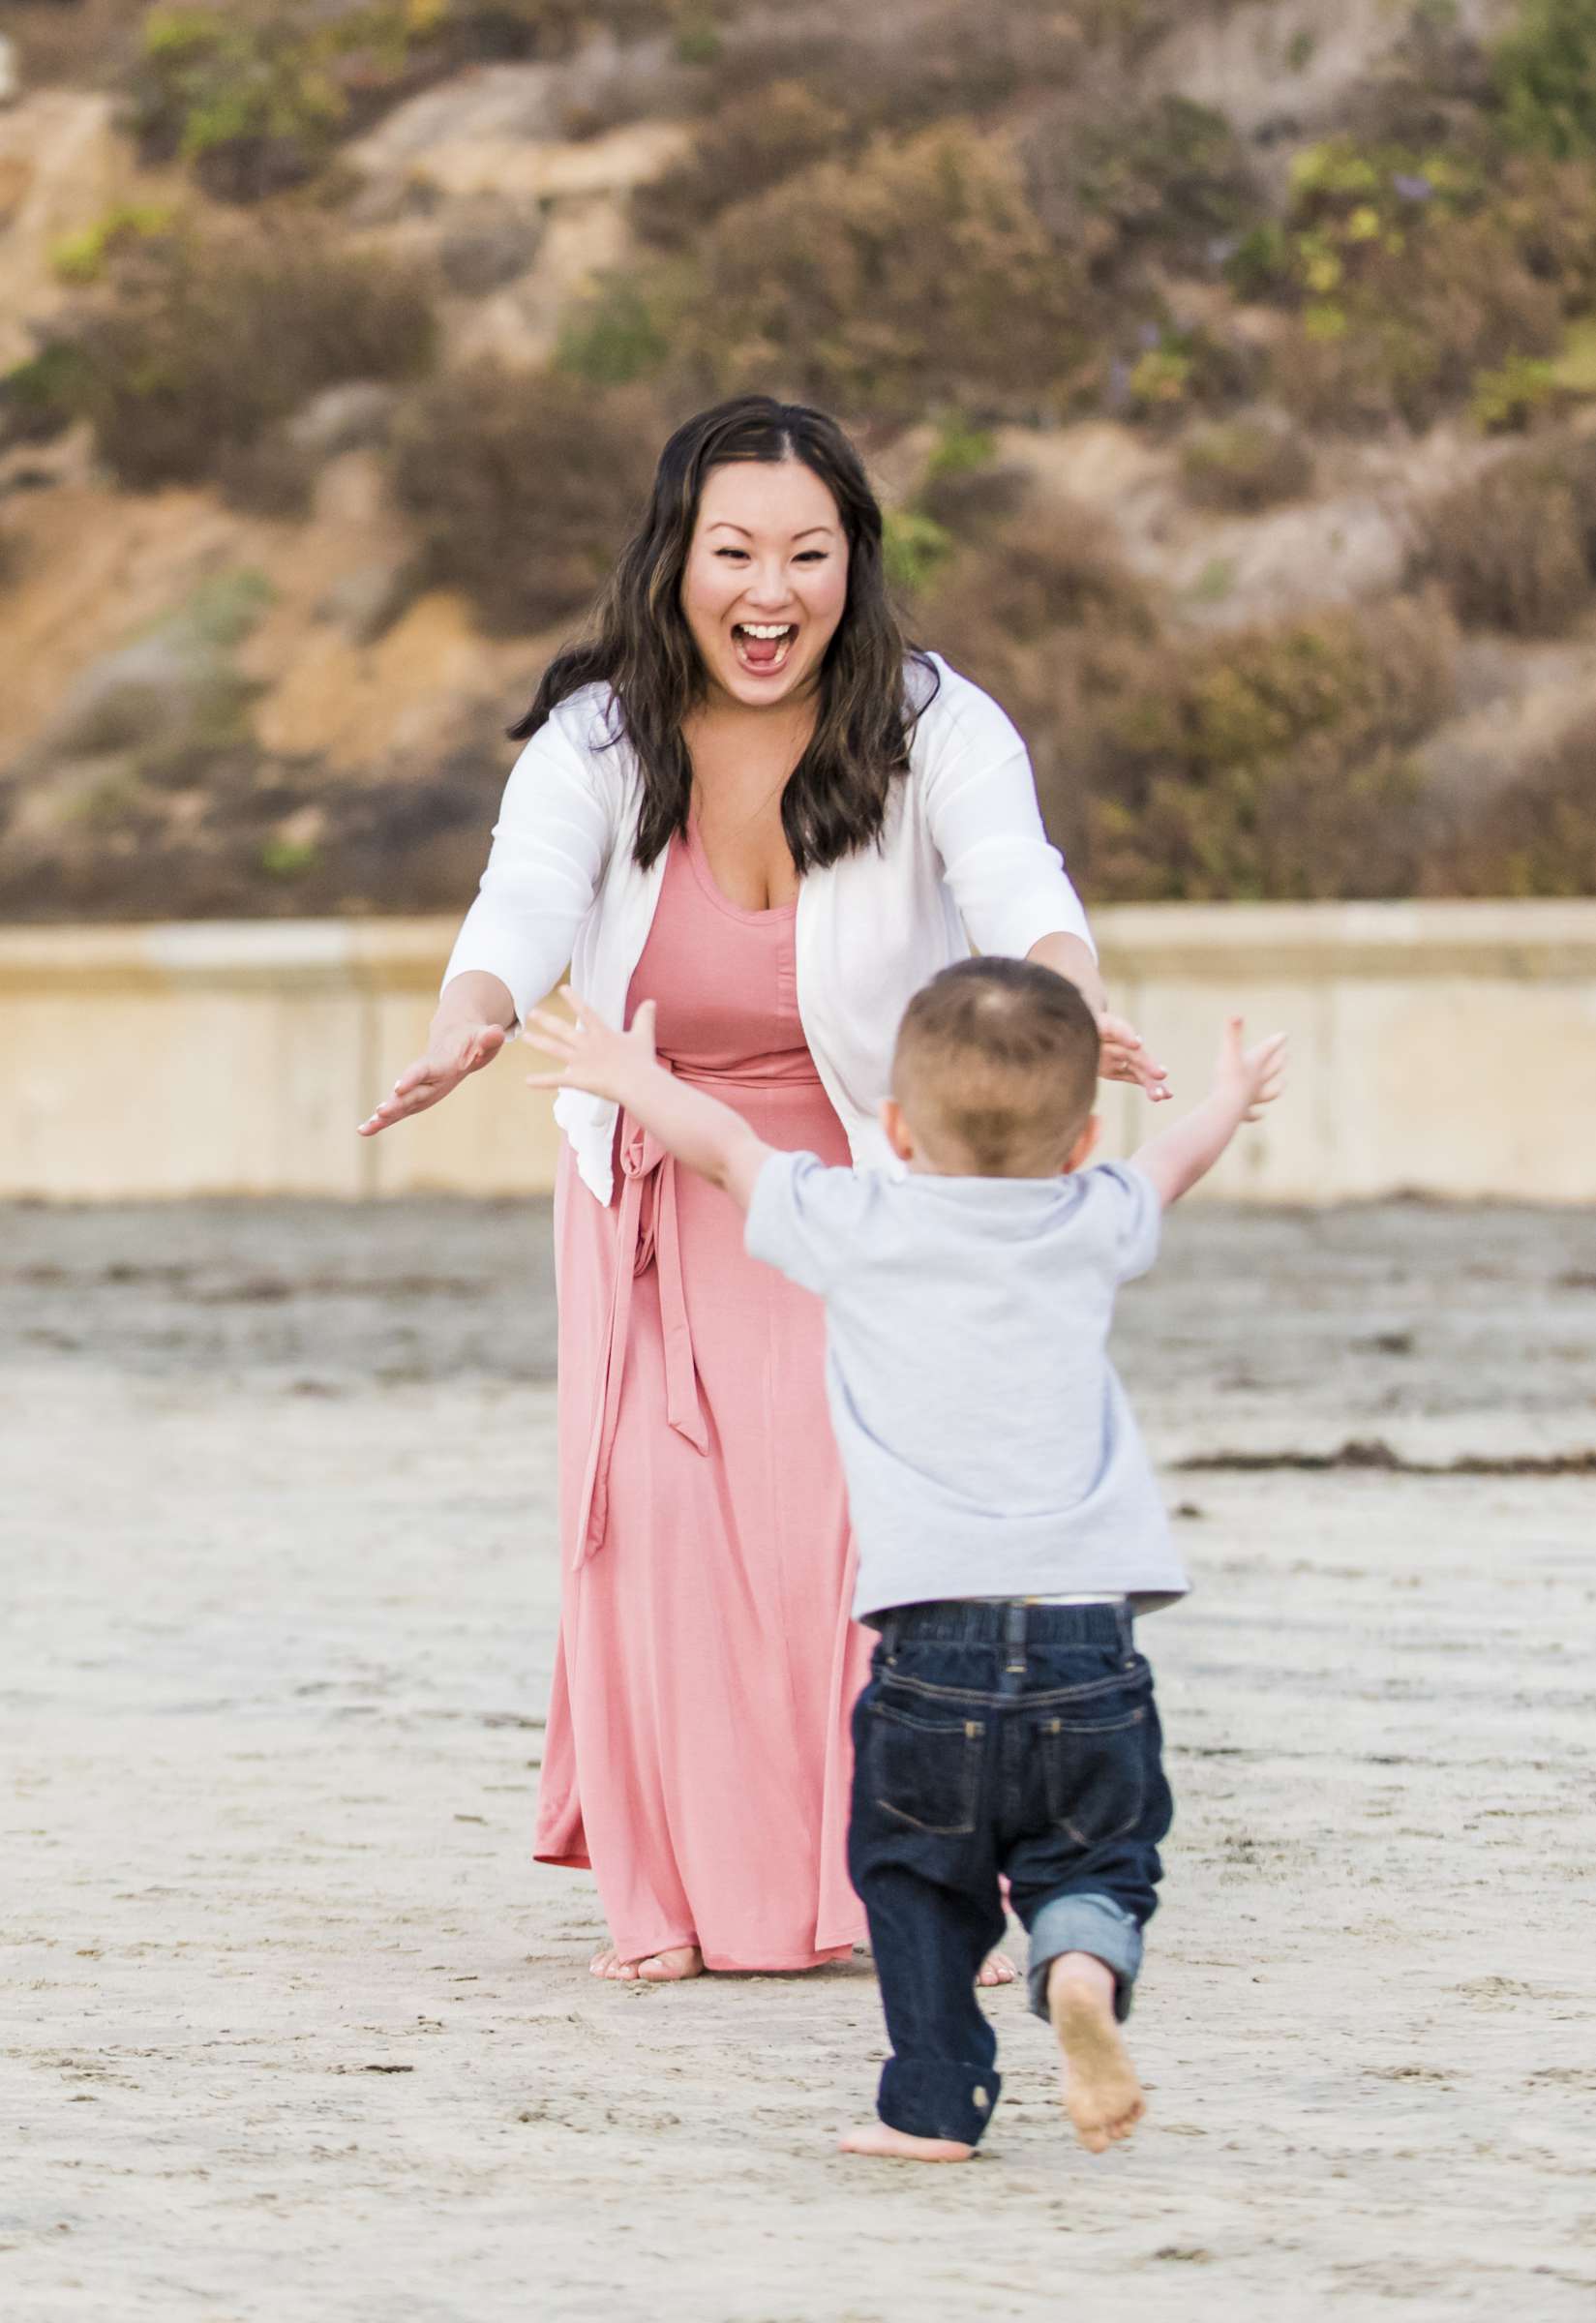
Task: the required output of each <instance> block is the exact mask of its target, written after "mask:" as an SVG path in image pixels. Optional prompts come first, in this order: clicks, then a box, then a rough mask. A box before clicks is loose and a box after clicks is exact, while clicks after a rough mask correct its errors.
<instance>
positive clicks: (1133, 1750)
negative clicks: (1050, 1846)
mask: <svg viewBox="0 0 1596 2323" xmlns="http://www.w3.org/2000/svg"><path fill="white" fill-rule="evenodd" d="M1101 1709H1102V1713H1103V1714H1102V1715H1101V1716H1100V1717H1099V1718H1097V1719H1095V1720H1089V1719H1088V1718H1086V1717H1085V1716H1083V1715H1081V1714H1080V1713H1078V1712H1077V1713H1076V1714H1075V1715H1074V1716H1072V1717H1071V1716H1069V1715H1061V1716H1058V1717H1052V1716H1048V1715H1045V1714H1044V1715H1043V1716H1041V1717H1040V1718H1039V1719H1038V1721H1037V1725H1036V1727H1035V1729H1034V1730H1033V1731H1034V1735H1035V1740H1036V1746H1037V1749H1038V1752H1039V1756H1040V1759H1041V1765H1042V1778H1043V1785H1044V1789H1045V1793H1046V1799H1047V1818H1048V1821H1049V1822H1050V1823H1051V1824H1052V1825H1053V1827H1054V1828H1055V1829H1056V1830H1058V1831H1061V1832H1062V1833H1063V1834H1064V1836H1065V1837H1066V1838H1067V1839H1069V1840H1070V1841H1071V1842H1072V1843H1073V1844H1074V1845H1075V1846H1076V1847H1079V1848H1082V1849H1086V1850H1091V1849H1093V1848H1098V1847H1106V1846H1107V1845H1108V1844H1109V1843H1110V1841H1112V1840H1115V1839H1123V1838H1124V1836H1125V1834H1126V1833H1127V1831H1130V1830H1133V1829H1134V1828H1135V1826H1136V1825H1137V1824H1138V1823H1139V1822H1140V1821H1141V1819H1142V1815H1143V1813H1144V1811H1145V1808H1146V1805H1147V1705H1145V1703H1137V1704H1136V1705H1133V1706H1131V1705H1127V1703H1126V1702H1125V1699H1124V1697H1123V1695H1122V1696H1120V1697H1119V1698H1118V1699H1115V1698H1112V1697H1110V1698H1109V1699H1108V1700H1106V1701H1104V1702H1103V1704H1102V1705H1101Z"/></svg>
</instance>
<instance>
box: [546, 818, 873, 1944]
mask: <svg viewBox="0 0 1596 2323" xmlns="http://www.w3.org/2000/svg"><path fill="white" fill-rule="evenodd" d="M796 919H797V906H796V904H795V905H789V906H787V907H785V908H781V909H776V910H772V911H747V910H744V909H742V908H741V907H740V906H738V905H737V904H735V903H733V902H731V901H730V900H729V899H728V898H727V897H726V896H725V895H723V894H722V893H721V891H720V890H719V889H718V888H717V887H716V885H715V882H714V879H713V877H712V875H711V873H710V871H709V867H708V861H707V860H706V858H705V856H704V852H703V849H702V846H701V844H700V842H699V839H698V836H697V832H696V830H694V831H691V832H690V833H689V835H688V837H687V838H686V839H685V840H682V839H679V838H678V839H673V840H672V842H671V845H670V850H669V854H668V858H667V861H666V866H665V872H664V882H663V886H662V888H661V890H660V895H659V902H658V907H657V910H656V913H655V918H654V921H653V926H652V929H651V931H650V933H649V936H648V941H647V946H646V947H645V950H644V952H643V955H642V958H641V959H640V960H639V962H638V966H637V971H636V973H635V975H634V976H633V979H632V983H631V990H630V994H629V997H628V1003H627V1020H628V1022H629V1021H630V1019H631V1015H632V1012H633V1011H635V1010H636V1008H637V1007H638V1005H639V1003H640V1002H642V1001H644V1000H652V1001H653V1002H655V1004H656V1006H657V1010H658V1021H657V1040H658V1047H659V1054H660V1057H661V1059H662V1061H664V1062H666V1063H667V1064H669V1065H670V1067H671V1068H672V1070H673V1071H676V1072H678V1073H679V1074H680V1075H681V1076H682V1078H683V1079H685V1080H689V1081H691V1082H692V1083H693V1084H694V1085H695V1086H696V1087H699V1088H703V1089H708V1090H709V1091H711V1092H712V1093H713V1094H714V1095H715V1096H716V1097H718V1098H721V1099H722V1100H723V1101H725V1102H726V1103H728V1104H730V1105H734V1106H735V1107H736V1108H737V1110H738V1112H739V1113H741V1114H742V1115H743V1116H744V1118H745V1119H746V1120H748V1121H749V1122H751V1123H752V1125H753V1126H754V1128H755V1129H756V1130H757V1131H759V1133H760V1135H761V1136H762V1137H765V1138H767V1139H768V1141H769V1142H770V1144H772V1145H776V1146H787V1147H801V1148H803V1149H804V1150H805V1151H807V1152H809V1153H814V1154H818V1155H819V1156H820V1157H821V1158H822V1160H823V1161H830V1162H838V1163H844V1164H845V1163H846V1162H847V1161H848V1144H847V1139H846V1137H845V1136H844V1133H843V1130H842V1125H841V1123H840V1122H839V1121H838V1119H837V1117H836V1114H835V1113H834V1112H833V1110H832V1108H831V1105H830V1101H829V1100H828V1098H827V1096H826V1092H825V1090H824V1089H823V1087H822V1085H821V1082H820V1078H819V1076H818V1074H817V1072H816V1071H815V1066H814V1061H813V1059H812V1057H811V1056H810V1054H809V1050H808V1047H807V1045H806V1043H805V1041H804V1038H803V1030H802V1026H801V1024H800V1022H799V1018H798V992H797V980H796V965H795V951H794V938H795V922H796ZM555 1235H556V1252H557V1284H558V1295H559V1467H560V1540H561V1552H562V1558H563V1574H562V1590H563V1597H562V1607H561V1619H560V1635H559V1646H558V1652H557V1660H556V1666H555V1675H554V1688H553V1695H552V1699H551V1702H550V1706H549V1724H548V1738H547V1746H546V1750H545V1756H544V1767H543V1779H542V1787H541V1791H540V1795H539V1800H538V1824H537V1839H536V1854H537V1855H538V1857H539V1859H540V1860H541V1861H543V1862H548V1863H564V1864H574V1865H579V1866H584V1867H586V1866H589V1865H590V1866H591V1868H592V1871H593V1873H594V1875H595V1878H596V1880H597V1883H598V1890H599V1896H600V1899H601V1901H602V1903H603V1906H604V1911H605V1916H606V1917H607V1919H608V1921H609V1927H610V1936H611V1941H612V1942H613V1943H614V1944H615V1946H616V1947H617V1950H618V1951H619V1953H620V1954H621V1956H622V1957H623V1958H625V1959H640V1958H643V1957H645V1956H647V1954H649V1953H651V1952H657V1951H663V1950H666V1949H668V1948H671V1947H673V1946H678V1945H689V1944H696V1945H698V1946H699V1947H700V1948H701V1950H702V1952H703V1955H704V1962H705V1966H706V1967H707V1968H711V1969H723V1970H724V1969H746V1970H753V1969H805V1968H813V1967H815V1966H817V1965H818V1964H819V1963H820V1962H822V1961H824V1960H828V1959H834V1958H837V1957H838V1956H840V1955H841V1954H843V1953H845V1952H847V1951H849V1950H850V1949H851V1948H852V1947H853V1946H854V1945H855V1944H856V1943H857V1942H858V1941H859V1940H860V1939H861V1938H862V1936H863V1933H864V1919H863V1914H862V1912H861V1910H860V1908H859V1905H858V1899H857V1897H856V1896H855V1894H854V1892H853V1889H852V1887H851V1886H849V1883H848V1876H847V1871H846V1868H845V1863H844V1842H845V1836H846V1829H847V1799H848V1783H849V1775H850V1761H849V1742H848V1717H849V1712H850V1710H851V1708H852V1705H853V1702H854V1699H855V1696H856V1695H857V1694H858V1689H859V1687H860V1686H861V1685H862V1683H863V1680H864V1676H865V1667H866V1661H867V1658H868V1650H869V1644H870V1643H871V1641H870V1640H869V1638H868V1635H867V1633H866V1632H865V1631H863V1630H861V1629H859V1628H858V1627H857V1626H856V1624H855V1623H854V1622H853V1621H852V1620H851V1619H850V1618H849V1614H848V1606H849V1600H850V1597H851V1594H852V1588H853V1573H852V1549H851V1542H850V1537H849V1529H848V1517H847V1506H846V1501H845V1496H844V1491H843V1482H842V1473H841V1469H840V1467H839V1465H838V1461H837V1455H836V1450H835V1446H834V1444H833V1442H832V1437H831V1429H830V1422H829V1419H828V1413H827V1408H826V1390H825V1332H824V1320H823V1314H822V1310H821V1305H820V1302H819V1300H818V1299H816V1298H814V1297H813V1296H812V1295H811V1294H810V1293H809V1292H807V1291H804V1290H800V1289H798V1287H797V1286H796V1285H795V1284H793V1283H790V1282H787V1281H786V1280H785V1279H784V1278H783V1277H782V1276H780V1275H778V1274H776V1273H775V1272H773V1270H771V1269H770V1268H768V1267H765V1266H762V1265H760V1264H758V1263H757V1262H756V1261H755V1260H753V1259H751V1258H749V1257H748V1256H747V1255H746V1254H745V1252H744V1251H743V1247H742V1215H741V1213H740V1211H738V1208H737V1206H736V1204H735V1203H734V1202H732V1201H731V1200H730V1199H729V1197H728V1196H727V1195H726V1194H724V1193H722V1192H718V1191H717V1190H716V1189H715V1188H714V1187H712V1186H709V1185H708V1184H707V1183H706V1182H705V1181H704V1180H703V1179H701V1178H698V1177H695V1176H694V1174H693V1173H692V1172H691V1171H690V1170H687V1169H683V1168H679V1167H678V1165H677V1163H676V1162H675V1161H672V1160H671V1159H670V1158H669V1157H668V1156H666V1155H664V1154H662V1153H661V1151H660V1149H659V1147H658V1145H657V1144H656V1143H655V1142H654V1140H653V1139H652V1138H650V1137H648V1136H647V1135H646V1134H645V1132H644V1131H642V1130H641V1129H639V1127H638V1126H637V1125H636V1123H634V1122H633V1121H631V1120H630V1119H629V1118H628V1117H627V1116H626V1115H624V1114H622V1116H621V1119H620V1122H619V1124H618V1127H617V1198H616V1200H615V1201H613V1202H612V1204H611V1206H610V1207H609V1208H608V1209H605V1208H602V1207H601V1206H600V1205H599V1203H598V1202H596V1201H595V1200H594V1199H593V1197H592V1195H591V1194H590V1193H589V1192H587V1188H586V1187H585V1186H583V1184H582V1183H581V1181H580V1179H579V1178H578V1177H577V1175H576V1172H575V1170H574V1167H573V1166H572V1163H571V1158H570V1152H569V1149H568V1148H566V1149H565V1150H564V1151H562V1154H561V1157H560V1164H559V1176H558V1181H557V1192H556V1200H555Z"/></svg>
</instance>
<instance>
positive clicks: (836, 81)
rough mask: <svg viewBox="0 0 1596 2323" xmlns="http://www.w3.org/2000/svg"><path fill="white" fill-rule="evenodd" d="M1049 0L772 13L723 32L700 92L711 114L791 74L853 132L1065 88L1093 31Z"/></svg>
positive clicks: (899, 126) (901, 126)
mask: <svg viewBox="0 0 1596 2323" xmlns="http://www.w3.org/2000/svg"><path fill="white" fill-rule="evenodd" d="M1081 13H1082V12H1081V11H1080V10H1079V9H1078V8H1074V7H1071V8H1061V7H1059V6H1058V5H1057V0H1004V5H1003V6H1002V7H1001V8H994V7H993V6H991V0H920V5H918V6H917V7H916V8H915V9H914V11H913V14H912V15H910V16H908V17H907V19H906V17H905V15H903V14H900V13H899V12H898V11H897V10H888V9H873V8H856V9H854V10H853V11H852V12H850V13H849V14H848V15H846V16H844V17H842V18H841V20H839V21H833V22H831V23H828V25H827V27H826V30H825V32H824V34H822V35H820V36H819V37H817V28H816V26H815V25H814V24H813V23H812V22H810V21H808V20H806V19H805V18H804V17H803V16H802V15H801V14H799V13H798V12H794V11H778V12H773V13H772V14H771V15H769V16H768V17H766V18H765V19H764V20H763V21H762V22H760V23H759V24H758V28H757V29H755V28H753V27H750V28H749V29H748V30H747V31H745V32H743V33H742V34H741V36H740V37H739V38H738V39H737V40H736V41H728V42H727V43H726V44H725V45H724V47H723V48H722V51H721V54H720V56H719V57H718V59H717V60H716V61H715V63H714V64H713V65H712V66H711V67H710V69H709V70H708V72H707V74H706V75H705V78H704V82H703V86H702V89H701V91H700V102H701V104H702V106H703V109H704V111H705V113H706V114H707V115H708V116H709V117H710V118H715V119H718V118H719V117H720V116H721V115H722V114H724V113H725V112H726V111H727V110H728V109H729V108H730V107H731V106H733V105H735V104H738V103H739V102H740V101H743V100H749V99H752V100H754V101H756V102H757V100H758V99H759V97H760V95H761V94H762V92H764V91H765V90H767V89H768V88H770V87H771V86H772V85H774V84H776V83H780V82H789V83H790V82H795V81H798V82H801V83H803V84H804V85H805V86H806V87H807V88H808V89H809V90H810V91H811V93H812V94H813V95H814V96H815V98H816V99H817V100H818V101H819V102H820V103H821V104H822V105H824V106H827V107H828V108H831V109H834V110H836V111H837V112H839V113H840V114H841V115H842V116H843V118H844V119H845V120H846V122H847V123H848V125H849V128H850V131H851V132H852V133H853V135H854V136H855V137H856V138H863V137H865V136H872V135H877V134H880V133H882V132H890V133H892V134H893V135H896V136H905V135H908V134H909V133H911V132H913V131H915V130H918V129H925V128H929V127H930V126H931V125H932V124H933V123H936V122H940V121H948V120H950V119H952V120H963V119H966V118H968V116H970V115H971V114H977V115H979V114H983V113H987V112H991V111H995V110H996V109H997V108H999V107H1000V106H1009V105H1012V104H1015V103H1016V102H1025V103H1029V102H1031V101H1033V100H1034V99H1035V98H1036V97H1037V96H1038V95H1039V93H1042V92H1044V91H1047V90H1049V89H1059V88H1071V87H1073V86H1075V85H1076V84H1077V83H1078V81H1079V80H1080V77H1081V72H1082V65H1083V60H1084V59H1085V58H1086V56H1087V55H1088V54H1089V52H1090V50H1091V47H1092V45H1093V44H1094V40H1096V39H1100V38H1101V37H1103V36H1102V34H1101V32H1100V30H1099V31H1097V32H1094V31H1093V30H1092V29H1091V28H1089V27H1086V26H1084V25H1083V23H1082V21H1081Z"/></svg>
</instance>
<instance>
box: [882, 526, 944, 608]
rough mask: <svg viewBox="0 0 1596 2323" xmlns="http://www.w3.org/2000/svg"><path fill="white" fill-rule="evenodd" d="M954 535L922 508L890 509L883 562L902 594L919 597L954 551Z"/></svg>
mask: <svg viewBox="0 0 1596 2323" xmlns="http://www.w3.org/2000/svg"><path fill="white" fill-rule="evenodd" d="M952 548H953V536H952V534H951V533H950V532H949V530H948V529H947V528H946V526H943V525H939V524H938V522H937V520H936V518H935V517H934V516H927V515H926V513H925V511H924V510H923V509H921V508H889V509H888V511H887V514H886V520H885V524H884V527H883V533H882V561H883V563H884V564H885V566H886V568H887V578H888V583H889V584H890V586H891V587H892V588H894V589H896V590H897V591H898V593H899V595H900V596H906V597H908V596H916V595H918V592H919V591H920V590H921V589H922V588H925V586H926V584H927V583H928V582H929V581H930V580H931V579H932V577H933V575H934V574H936V573H937V572H938V571H940V569H941V567H942V566H943V565H944V564H946V563H947V561H948V558H949V556H950V555H951V553H952Z"/></svg>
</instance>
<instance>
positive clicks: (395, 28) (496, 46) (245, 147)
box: [131, 0, 678, 201]
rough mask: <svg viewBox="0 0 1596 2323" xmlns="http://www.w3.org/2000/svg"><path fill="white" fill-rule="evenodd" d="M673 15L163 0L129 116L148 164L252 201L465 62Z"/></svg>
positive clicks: (468, 0)
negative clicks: (170, 167) (180, 167)
mask: <svg viewBox="0 0 1596 2323" xmlns="http://www.w3.org/2000/svg"><path fill="white" fill-rule="evenodd" d="M677 15H678V11H677V9H676V8H675V7H674V6H673V5H672V4H671V0H270V4H269V5H264V6H237V5H230V4H227V0H170V4H168V5H164V6H160V7H156V8H153V9H151V10H150V11H149V12H148V14H147V15H146V16H145V18H144V22H143V27H142V39H141V53H140V56H139V59H138V62H137V65H136V68H135V70H134V73H133V75H132V84H131V94H132V101H133V116H134V122H135V126H136V131H137V134H138V136H139V138H140V141H141V143H142V146H143V150H144V152H145V155H146V157H147V158H149V159H151V160H171V159H174V158H175V159H179V160H182V161H184V162H187V163H188V164H189V165H190V166H192V167H193V169H194V171H195V174H196V177H197V178H198V180H199V182H200V183H201V184H202V185H203V186H204V188H205V190H206V191H207V193H210V194H213V195H215V196H218V197H219V198H221V199H223V200H229V201H256V200H258V199H260V198H261V197H262V196H265V195H268V194H272V193H275V192H278V191H280V190H281V189H283V188H284V187H287V186H294V185H299V184H302V183H303V182H304V181H305V180H306V179H307V178H309V177H312V176H314V175H315V174H316V171H317V170H318V169H319V168H321V167H322V166H323V165H324V164H325V163H326V161H327V159H328V157H329V156H330V155H331V153H332V152H333V151H334V149H335V147H336V146H337V145H338V143H339V142H340V140H341V139H343V138H345V137H346V136H350V135H351V134H353V133H355V132H356V131H359V130H361V129H363V128H365V127H366V126H367V125H368V124H369V123H370V122H371V121H372V120H374V119H375V118H376V117H377V116H378V115H379V114H380V113H381V112H382V111H383V110H384V109H385V108H386V107H387V106H391V105H393V104H394V103H395V102H396V101H397V100H398V99H400V98H402V97H405V96H407V95H409V94H411V93H412V92H413V91H414V90H416V89H419V88H422V87H424V86H426V85H427V84H428V83H429V82H432V81H435V80H438V79H441V78H444V77H446V76H447V75H449V74H451V73H454V72H458V71H459V70H461V69H462V68H463V67H465V66H467V65H470V64H474V63H480V62H484V61H488V60H493V59H498V58H510V57H521V56H533V57H537V56H557V55H561V54H563V53H565V52H566V51H567V50H569V49H570V48H571V47H573V46H574V45H576V43H577V42H578V41H579V40H580V39H581V38H582V37H583V36H584V35H585V34H586V33H587V32H588V31H589V30H591V29H594V28H596V27H599V26H604V27H607V28H609V29H611V30H613V31H615V32H617V33H620V34H637V33H643V32H648V31H658V30H660V29H662V28H668V27H669V26H671V25H672V24H673V23H674V22H675V21H676V20H677Z"/></svg>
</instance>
